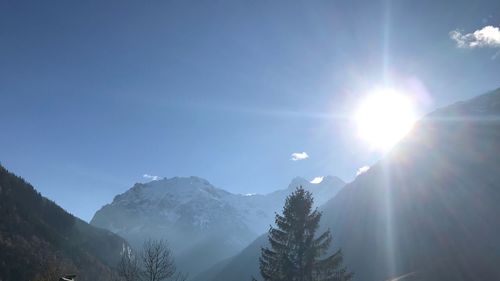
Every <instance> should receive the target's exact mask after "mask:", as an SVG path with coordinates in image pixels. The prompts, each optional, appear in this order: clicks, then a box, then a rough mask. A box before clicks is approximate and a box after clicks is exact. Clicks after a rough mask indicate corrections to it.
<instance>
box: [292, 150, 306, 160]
mask: <svg viewBox="0 0 500 281" xmlns="http://www.w3.org/2000/svg"><path fill="white" fill-rule="evenodd" d="M307 158H309V155H307V153H306V152H294V153H292V158H290V160H292V161H299V160H304V159H307Z"/></svg>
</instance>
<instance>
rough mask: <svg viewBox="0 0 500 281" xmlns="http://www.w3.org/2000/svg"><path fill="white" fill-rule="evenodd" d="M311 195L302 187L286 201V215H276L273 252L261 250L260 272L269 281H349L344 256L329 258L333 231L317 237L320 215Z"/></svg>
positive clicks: (271, 229) (271, 234) (350, 276)
mask: <svg viewBox="0 0 500 281" xmlns="http://www.w3.org/2000/svg"><path fill="white" fill-rule="evenodd" d="M312 206H313V197H312V194H311V193H310V192H308V191H306V190H304V189H303V188H302V187H299V188H297V189H296V190H295V191H294V192H293V193H292V194H291V195H290V196H288V198H287V199H286V202H285V206H284V207H283V214H282V215H280V214H276V220H275V223H276V226H277V227H276V228H274V227H271V228H270V230H269V235H268V239H269V243H270V245H271V247H270V248H262V250H261V257H260V259H259V261H260V272H261V275H262V277H263V278H264V280H266V281H347V280H351V279H352V273H349V272H348V271H347V270H346V268H345V267H343V265H342V252H341V251H340V250H338V251H336V252H335V253H333V254H331V255H326V254H327V252H328V249H329V247H330V244H331V242H332V235H331V233H330V231H329V230H328V231H326V232H324V233H322V234H320V235H318V236H316V235H315V234H316V231H317V229H318V227H319V221H320V218H321V213H320V212H318V211H317V210H313V207H312Z"/></svg>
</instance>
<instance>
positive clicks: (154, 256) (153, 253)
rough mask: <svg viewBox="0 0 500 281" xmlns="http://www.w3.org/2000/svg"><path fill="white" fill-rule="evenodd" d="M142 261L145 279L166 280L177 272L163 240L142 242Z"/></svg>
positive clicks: (150, 280)
mask: <svg viewBox="0 0 500 281" xmlns="http://www.w3.org/2000/svg"><path fill="white" fill-rule="evenodd" d="M142 263H143V264H142V265H143V277H144V280H145V281H162V280H167V279H170V278H171V277H175V275H176V272H177V269H176V267H175V263H174V258H173V257H172V252H171V251H170V249H169V247H168V244H167V242H166V241H165V240H148V241H146V242H144V246H143V253H142ZM177 277H179V275H177Z"/></svg>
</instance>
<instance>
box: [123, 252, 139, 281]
mask: <svg viewBox="0 0 500 281" xmlns="http://www.w3.org/2000/svg"><path fill="white" fill-rule="evenodd" d="M118 273H119V275H120V277H121V278H122V279H123V280H124V281H138V280H139V279H140V266H139V262H138V260H137V257H136V256H135V255H134V254H133V253H132V251H130V250H129V251H125V252H124V253H123V254H122V258H121V260H120V263H118Z"/></svg>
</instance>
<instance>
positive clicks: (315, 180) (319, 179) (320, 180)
mask: <svg viewBox="0 0 500 281" xmlns="http://www.w3.org/2000/svg"><path fill="white" fill-rule="evenodd" d="M323 178H324V177H315V178H314V179H313V180H312V181H311V183H315V184H318V183H321V182H322V181H323Z"/></svg>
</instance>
